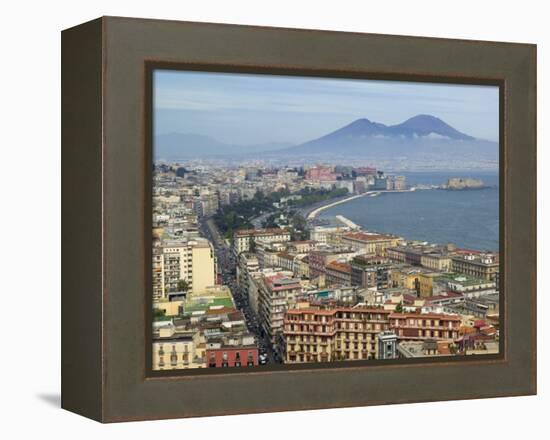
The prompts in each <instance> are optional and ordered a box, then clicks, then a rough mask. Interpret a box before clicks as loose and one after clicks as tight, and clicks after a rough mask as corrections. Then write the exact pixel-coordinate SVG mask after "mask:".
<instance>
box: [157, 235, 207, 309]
mask: <svg viewBox="0 0 550 440" xmlns="http://www.w3.org/2000/svg"><path fill="white" fill-rule="evenodd" d="M181 280H184V281H186V282H187V285H188V286H189V290H190V291H192V292H197V291H201V290H204V289H205V288H206V287H208V286H213V285H215V284H216V262H215V258H214V252H213V249H212V245H211V244H210V242H209V241H208V240H206V239H204V238H196V239H193V240H191V241H185V242H175V243H167V244H165V245H163V246H160V247H157V248H155V249H154V251H153V293H154V295H155V299H160V298H163V297H166V296H167V294H168V292H175V291H177V290H178V289H179V287H178V284H179V282H180V281H181Z"/></svg>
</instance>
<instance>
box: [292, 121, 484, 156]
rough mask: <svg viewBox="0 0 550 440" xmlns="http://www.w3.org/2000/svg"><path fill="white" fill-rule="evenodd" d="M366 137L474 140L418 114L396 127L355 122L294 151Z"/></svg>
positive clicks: (306, 143) (365, 138) (361, 141)
mask: <svg viewBox="0 0 550 440" xmlns="http://www.w3.org/2000/svg"><path fill="white" fill-rule="evenodd" d="M368 138H375V139H383V138H387V139H399V140H411V139H420V138H427V139H449V140H462V141H474V140H475V138H474V137H473V136H469V135H467V134H464V133H462V132H460V131H458V130H456V129H455V128H453V127H451V126H450V125H449V124H447V123H446V122H444V121H443V120H441V119H439V118H436V117H435V116H431V115H417V116H414V117H412V118H410V119H407V120H406V121H405V122H402V123H400V124H396V125H385V124H381V123H379V122H372V121H370V120H368V119H366V118H362V119H357V120H355V121H353V122H352V123H351V124H348V125H346V126H344V127H342V128H339V129H338V130H335V131H333V132H332V133H329V134H327V135H325V136H321V137H320V138H317V139H314V140H311V141H308V142H305V143H303V144H301V145H298V146H297V147H291V148H296V149H302V150H303V149H310V148H308V147H312V146H313V147H318V148H320V149H323V147H326V146H336V147H341V146H342V145H341V144H347V145H348V146H349V145H356V144H357V143H361V144H365V142H366V140H367V139H368ZM288 150H290V148H289V149H288Z"/></svg>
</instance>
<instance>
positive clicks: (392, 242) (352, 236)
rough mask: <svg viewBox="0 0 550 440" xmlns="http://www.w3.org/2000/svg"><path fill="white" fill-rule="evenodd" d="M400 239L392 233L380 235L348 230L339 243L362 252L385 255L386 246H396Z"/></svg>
mask: <svg viewBox="0 0 550 440" xmlns="http://www.w3.org/2000/svg"><path fill="white" fill-rule="evenodd" d="M401 240H402V239H401V238H400V237H396V236H393V235H381V234H374V233H367V232H348V233H346V234H343V235H342V236H341V238H340V241H341V244H343V245H344V246H350V247H351V248H353V249H355V250H357V251H360V252H361V253H364V254H376V255H381V256H384V255H385V250H386V248H388V247H393V246H397V244H398V243H399V242H400V241H401Z"/></svg>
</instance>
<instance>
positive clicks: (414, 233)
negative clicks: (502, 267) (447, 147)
mask: <svg viewBox="0 0 550 440" xmlns="http://www.w3.org/2000/svg"><path fill="white" fill-rule="evenodd" d="M400 174H402V175H404V176H406V178H407V184H408V185H411V186H414V185H418V184H426V185H438V184H442V183H446V182H447V179H449V178H451V177H471V178H477V179H482V180H483V182H484V183H485V184H486V185H489V186H490V187H489V188H485V189H479V190H466V191H446V190H417V191H414V192H406V193H381V194H380V195H379V196H377V197H361V198H359V199H355V200H352V201H350V202H347V203H343V204H340V205H337V206H334V207H332V208H329V209H327V210H325V211H323V212H322V213H321V214H320V216H321V218H327V217H334V216H336V215H343V216H344V217H347V218H348V219H350V220H351V221H353V222H354V223H357V224H358V225H360V226H362V227H363V228H364V229H366V230H369V231H377V232H385V233H392V234H397V235H400V236H403V237H405V238H406V239H411V240H422V241H429V242H432V243H439V244H446V243H454V244H455V245H457V246H459V247H464V248H469V249H477V250H494V251H498V249H499V187H498V184H499V182H498V172H493V173H491V172H471V173H468V172H464V171H461V172H433V173H430V172H417V173H413V172H409V173H400Z"/></svg>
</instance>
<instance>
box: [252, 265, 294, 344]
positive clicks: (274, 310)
mask: <svg viewBox="0 0 550 440" xmlns="http://www.w3.org/2000/svg"><path fill="white" fill-rule="evenodd" d="M301 291H302V286H301V284H300V280H299V279H297V278H293V277H292V273H291V272H279V273H276V274H275V275H269V276H265V277H263V278H262V279H261V282H260V284H259V291H258V295H259V297H258V315H259V319H260V324H261V326H262V329H263V330H264V332H265V334H266V335H267V337H268V338H269V339H270V340H271V343H272V344H273V346H274V347H275V349H278V348H279V347H280V336H281V334H282V331H283V321H284V314H285V312H286V311H287V309H289V308H290V307H293V306H294V304H295V301H296V295H297V294H299V293H300V292H301Z"/></svg>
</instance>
